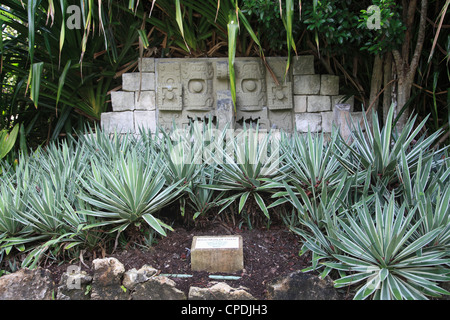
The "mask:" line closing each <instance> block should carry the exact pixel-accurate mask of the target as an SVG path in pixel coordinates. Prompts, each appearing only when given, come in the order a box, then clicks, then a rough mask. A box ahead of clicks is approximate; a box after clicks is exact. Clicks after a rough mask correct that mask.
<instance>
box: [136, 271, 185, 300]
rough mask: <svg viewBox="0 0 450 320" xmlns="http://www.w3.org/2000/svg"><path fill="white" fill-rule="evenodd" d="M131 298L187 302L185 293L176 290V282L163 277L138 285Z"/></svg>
mask: <svg viewBox="0 0 450 320" xmlns="http://www.w3.org/2000/svg"><path fill="white" fill-rule="evenodd" d="M131 296H132V299H133V300H186V295H185V294H184V293H183V291H181V290H179V289H177V288H176V283H175V281H173V280H171V279H169V278H167V277H163V276H157V277H151V278H150V279H148V280H147V281H145V282H141V283H137V284H136V285H135V286H134V289H133V291H132V293H131Z"/></svg>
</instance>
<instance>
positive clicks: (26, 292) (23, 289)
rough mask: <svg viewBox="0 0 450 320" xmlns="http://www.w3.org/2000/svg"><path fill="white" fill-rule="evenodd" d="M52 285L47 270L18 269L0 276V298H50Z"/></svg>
mask: <svg viewBox="0 0 450 320" xmlns="http://www.w3.org/2000/svg"><path fill="white" fill-rule="evenodd" d="M54 285H55V283H54V282H53V280H52V278H51V273H50V271H49V270H45V269H41V268H37V269H33V270H30V269H27V268H25V269H20V270H19V271H17V272H14V273H12V274H8V275H4V276H2V277H0V300H51V299H52V292H53V289H54Z"/></svg>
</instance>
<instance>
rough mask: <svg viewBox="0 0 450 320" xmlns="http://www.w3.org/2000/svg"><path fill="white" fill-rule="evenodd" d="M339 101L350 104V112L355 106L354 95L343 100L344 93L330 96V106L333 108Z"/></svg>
mask: <svg viewBox="0 0 450 320" xmlns="http://www.w3.org/2000/svg"><path fill="white" fill-rule="evenodd" d="M340 103H345V104H349V105H350V112H352V111H353V109H354V107H355V96H351V97H349V98H348V99H347V100H345V96H344V95H337V96H332V97H331V108H332V109H334V106H335V105H337V104H340Z"/></svg>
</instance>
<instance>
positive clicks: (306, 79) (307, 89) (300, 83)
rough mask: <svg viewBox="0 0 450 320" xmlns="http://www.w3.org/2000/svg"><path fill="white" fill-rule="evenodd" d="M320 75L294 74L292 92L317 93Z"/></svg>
mask: <svg viewBox="0 0 450 320" xmlns="http://www.w3.org/2000/svg"><path fill="white" fill-rule="evenodd" d="M319 92H320V75H318V74H313V75H301V76H294V94H306V95H309V94H319Z"/></svg>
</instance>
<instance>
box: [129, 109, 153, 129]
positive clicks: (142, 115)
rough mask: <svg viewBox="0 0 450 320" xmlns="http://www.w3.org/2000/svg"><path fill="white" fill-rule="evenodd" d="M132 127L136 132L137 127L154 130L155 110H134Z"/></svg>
mask: <svg viewBox="0 0 450 320" xmlns="http://www.w3.org/2000/svg"><path fill="white" fill-rule="evenodd" d="M134 127H135V130H136V132H139V129H142V130H144V131H147V130H150V131H151V132H153V133H154V132H156V111H138V110H136V111H135V112H134Z"/></svg>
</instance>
